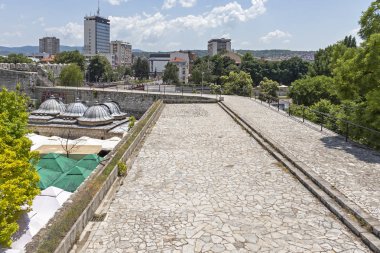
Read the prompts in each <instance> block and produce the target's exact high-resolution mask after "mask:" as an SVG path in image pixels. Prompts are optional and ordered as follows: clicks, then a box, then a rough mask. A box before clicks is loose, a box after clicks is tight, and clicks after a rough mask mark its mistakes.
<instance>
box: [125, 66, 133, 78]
mask: <svg viewBox="0 0 380 253" xmlns="http://www.w3.org/2000/svg"><path fill="white" fill-rule="evenodd" d="M124 75H125V76H132V68H130V67H126V68H125V72H124Z"/></svg>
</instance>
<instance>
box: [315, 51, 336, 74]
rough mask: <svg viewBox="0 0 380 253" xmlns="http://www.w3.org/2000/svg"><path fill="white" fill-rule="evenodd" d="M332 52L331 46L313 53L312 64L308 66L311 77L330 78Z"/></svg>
mask: <svg viewBox="0 0 380 253" xmlns="http://www.w3.org/2000/svg"><path fill="white" fill-rule="evenodd" d="M333 50H334V47H333V46H328V47H326V48H325V49H319V50H318V51H317V52H316V53H315V55H314V63H313V64H312V65H311V66H310V74H311V76H322V75H324V76H332V73H331V65H330V64H331V57H332V54H333Z"/></svg>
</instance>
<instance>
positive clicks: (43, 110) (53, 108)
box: [32, 96, 65, 116]
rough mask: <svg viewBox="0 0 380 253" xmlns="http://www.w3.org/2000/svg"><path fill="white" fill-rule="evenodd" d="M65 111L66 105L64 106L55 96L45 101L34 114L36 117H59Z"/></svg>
mask: <svg viewBox="0 0 380 253" xmlns="http://www.w3.org/2000/svg"><path fill="white" fill-rule="evenodd" d="M64 111H65V106H64V104H63V105H62V104H61V103H60V102H58V101H57V99H56V98H55V97H54V96H50V98H49V99H47V100H45V101H44V102H43V103H42V104H41V105H40V107H39V108H38V110H36V111H34V112H32V114H34V115H49V116H57V115H58V114H60V113H62V112H64Z"/></svg>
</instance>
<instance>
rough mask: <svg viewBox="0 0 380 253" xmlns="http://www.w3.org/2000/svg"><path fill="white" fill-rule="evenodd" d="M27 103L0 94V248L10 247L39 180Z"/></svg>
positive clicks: (15, 95) (13, 94) (15, 94)
mask: <svg viewBox="0 0 380 253" xmlns="http://www.w3.org/2000/svg"><path fill="white" fill-rule="evenodd" d="M27 123H28V113H27V99H26V97H24V96H23V95H20V94H19V93H18V92H9V91H7V90H5V89H3V90H1V91H0V168H1V169H0V244H1V245H3V246H10V244H11V243H12V240H11V236H12V235H13V234H14V233H15V232H17V230H18V227H19V226H18V224H17V220H18V219H19V218H20V216H21V214H22V212H23V206H31V204H32V200H33V198H34V197H35V196H36V195H37V194H38V193H39V188H38V186H37V184H38V181H39V176H38V174H37V171H36V169H35V168H34V166H33V164H31V163H30V160H34V161H36V160H37V156H36V154H34V153H32V152H30V148H31V146H32V142H31V141H30V140H29V139H28V138H27V137H25V134H26V133H27Z"/></svg>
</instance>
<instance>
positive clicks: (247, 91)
mask: <svg viewBox="0 0 380 253" xmlns="http://www.w3.org/2000/svg"><path fill="white" fill-rule="evenodd" d="M220 79H221V82H222V85H223V88H224V93H225V94H230V95H240V96H250V95H251V94H252V88H253V86H252V84H253V82H252V78H251V76H250V75H249V74H248V73H246V72H244V71H240V72H231V73H229V75H228V76H222V77H221V78H220Z"/></svg>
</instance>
